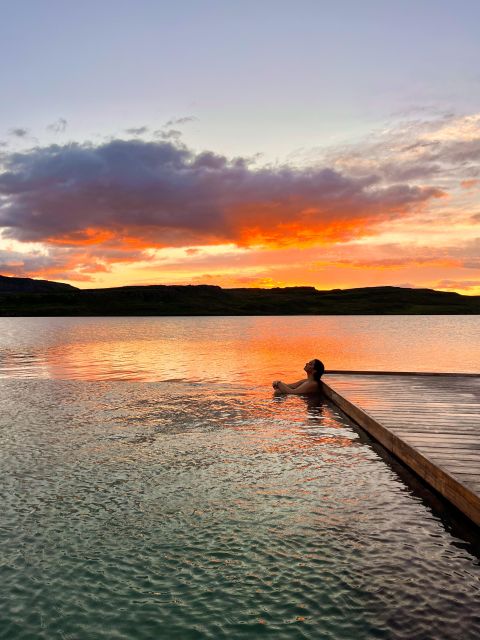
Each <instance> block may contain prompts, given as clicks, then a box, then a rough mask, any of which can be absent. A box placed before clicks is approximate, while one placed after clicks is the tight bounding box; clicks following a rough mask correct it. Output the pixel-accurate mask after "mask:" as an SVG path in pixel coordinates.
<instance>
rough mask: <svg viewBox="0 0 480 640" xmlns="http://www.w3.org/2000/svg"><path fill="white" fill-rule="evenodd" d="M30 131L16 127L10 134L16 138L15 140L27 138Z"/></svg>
mask: <svg viewBox="0 0 480 640" xmlns="http://www.w3.org/2000/svg"><path fill="white" fill-rule="evenodd" d="M28 133H29V131H28V129H24V128H22V127H16V128H14V129H10V131H9V134H10V135H11V136H14V137H15V138H26V137H27V136H28Z"/></svg>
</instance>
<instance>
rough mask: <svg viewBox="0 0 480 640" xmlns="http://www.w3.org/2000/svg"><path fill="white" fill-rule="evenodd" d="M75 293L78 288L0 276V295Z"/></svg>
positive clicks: (56, 283)
mask: <svg viewBox="0 0 480 640" xmlns="http://www.w3.org/2000/svg"><path fill="white" fill-rule="evenodd" d="M71 290H73V291H75V290H77V288H76V287H72V285H70V284H62V283H61V282H50V280H34V279H33V278H12V277H9V276H0V293H16V292H19V291H28V292H30V293H43V292H46V291H47V292H48V291H71Z"/></svg>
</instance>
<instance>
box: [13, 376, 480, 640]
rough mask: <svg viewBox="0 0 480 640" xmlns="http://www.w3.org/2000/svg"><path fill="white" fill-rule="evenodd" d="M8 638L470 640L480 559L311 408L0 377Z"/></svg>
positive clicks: (239, 396)
mask: <svg viewBox="0 0 480 640" xmlns="http://www.w3.org/2000/svg"><path fill="white" fill-rule="evenodd" d="M0 415H1V419H0V420H1V423H0V424H1V431H0V435H1V440H2V449H1V455H0V461H1V468H2V482H1V503H2V518H1V527H0V548H1V576H2V580H1V583H0V638H5V639H10V638H19V639H21V638H45V639H51V638H79V639H80V638H81V639H83V638H125V639H127V638H128V639H129V638H138V639H143V638H145V639H147V638H179V639H189V638H257V637H258V638H262V637H271V638H278V639H283V638H285V639H292V640H293V639H296V638H312V639H313V638H329V639H330V638H331V639H335V640H337V639H348V640H350V639H352V638H355V639H358V640H361V639H365V640H366V639H370V638H385V639H389V638H405V639H407V638H408V639H411V638H417V639H421V638H425V639H427V638H432V640H433V639H435V640H437V639H438V638H462V639H469V638H472V639H473V638H476V637H478V634H479V632H480V614H479V611H478V598H479V596H480V570H479V567H478V561H477V560H476V559H475V558H474V557H473V556H472V555H471V553H470V552H469V551H468V548H467V546H466V545H464V544H463V543H462V541H461V540H457V539H455V537H454V536H453V535H452V534H451V533H449V532H448V531H447V530H446V529H445V528H444V525H443V524H442V522H441V520H440V519H439V517H438V516H436V515H435V514H434V513H432V512H431V511H430V509H429V508H428V507H427V506H426V505H425V504H424V503H423V502H422V501H421V500H420V499H419V498H418V497H416V496H415V495H414V494H413V492H412V491H411V490H410V489H409V488H408V487H407V486H406V485H405V484H404V483H403V481H402V480H401V479H400V478H399V477H398V476H397V475H396V473H395V472H394V471H393V470H392V469H391V468H390V467H389V466H387V465H386V464H385V462H384V461H383V460H382V459H381V458H380V457H379V456H378V455H377V453H376V452H375V450H374V449H373V448H372V447H371V446H370V445H369V443H368V442H366V441H365V440H362V438H361V437H359V435H358V433H357V432H356V430H355V429H354V428H353V427H352V425H351V424H350V423H349V421H348V419H346V418H345V417H344V416H342V415H341V414H340V413H339V412H338V411H337V410H336V409H335V408H333V407H332V406H330V405H328V404H325V403H323V402H322V400H321V399H320V398H314V397H311V398H309V399H307V398H301V397H300V398H299V397H289V398H274V397H272V396H271V394H266V393H265V390H264V389H258V388H255V387H249V386H238V385H226V384H217V385H211V384H194V383H185V382H182V383H132V382H110V381H106V382H79V381H58V380H57V381H52V380H37V381H32V380H29V381H22V380H7V381H4V383H3V385H2V389H1V396H0Z"/></svg>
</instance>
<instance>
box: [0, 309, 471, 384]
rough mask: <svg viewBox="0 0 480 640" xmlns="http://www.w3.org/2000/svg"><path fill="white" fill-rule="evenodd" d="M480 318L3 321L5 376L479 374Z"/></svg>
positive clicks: (0, 338)
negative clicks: (316, 365)
mask: <svg viewBox="0 0 480 640" xmlns="http://www.w3.org/2000/svg"><path fill="white" fill-rule="evenodd" d="M479 336H480V317H479V316H294V317H291V316H289V317H285V316H275V317H272V316H269V317H251V316H250V317H194V318H192V317H175V318H0V376H1V377H21V378H30V377H32V378H55V379H78V380H141V381H149V382H152V381H165V380H171V379H174V380H183V381H209V382H236V383H237V382H240V383H245V384H255V383H257V384H262V385H263V384H268V382H269V381H270V380H272V379H274V378H277V377H283V376H285V377H292V376H293V378H294V379H295V380H296V379H298V378H299V377H301V375H302V368H303V365H304V363H305V362H306V361H308V360H311V359H312V358H314V357H317V358H320V359H321V360H323V361H324V363H325V365H326V367H327V369H361V370H393V371H447V372H448V371H450V372H465V373H467V372H470V373H478V372H479V371H480V339H479Z"/></svg>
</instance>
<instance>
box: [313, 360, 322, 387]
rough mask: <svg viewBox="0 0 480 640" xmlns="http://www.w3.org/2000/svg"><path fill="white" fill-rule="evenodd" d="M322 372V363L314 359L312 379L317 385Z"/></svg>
mask: <svg viewBox="0 0 480 640" xmlns="http://www.w3.org/2000/svg"><path fill="white" fill-rule="evenodd" d="M324 371H325V367H324V366H323V362H322V361H321V360H317V358H315V360H314V361H313V379H314V380H315V381H316V382H318V384H320V378H321V377H322V375H323V372H324Z"/></svg>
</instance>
